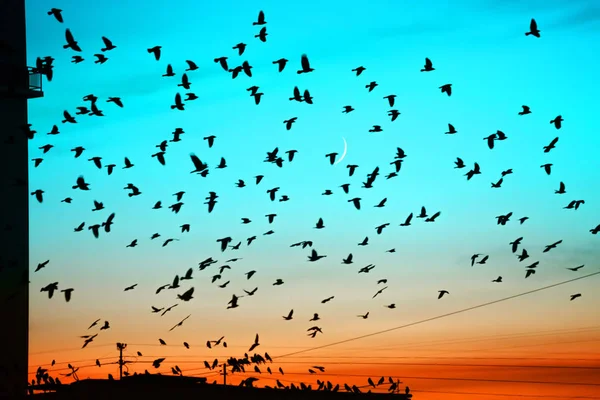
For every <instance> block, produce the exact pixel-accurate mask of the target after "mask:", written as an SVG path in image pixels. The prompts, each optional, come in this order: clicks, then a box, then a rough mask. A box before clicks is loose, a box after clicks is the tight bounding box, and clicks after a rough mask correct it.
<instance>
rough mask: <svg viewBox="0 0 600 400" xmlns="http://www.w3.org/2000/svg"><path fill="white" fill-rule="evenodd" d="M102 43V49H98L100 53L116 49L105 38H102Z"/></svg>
mask: <svg viewBox="0 0 600 400" xmlns="http://www.w3.org/2000/svg"><path fill="white" fill-rule="evenodd" d="M102 41H103V42H104V47H103V48H102V49H100V51H110V50H113V49H116V48H117V46H115V45H114V44H113V43H112V42H111V41H110V40H109V39H108V38H107V37H105V36H102Z"/></svg>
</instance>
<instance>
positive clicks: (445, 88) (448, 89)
mask: <svg viewBox="0 0 600 400" xmlns="http://www.w3.org/2000/svg"><path fill="white" fill-rule="evenodd" d="M439 89H441V90H442V93H446V94H447V95H448V97H450V96H452V84H451V83H446V84H445V85H442V86H440V87H439Z"/></svg>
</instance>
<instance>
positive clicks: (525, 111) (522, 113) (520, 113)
mask: <svg viewBox="0 0 600 400" xmlns="http://www.w3.org/2000/svg"><path fill="white" fill-rule="evenodd" d="M521 107H523V111H520V112H519V115H526V114H531V110H530V109H529V107H528V106H521Z"/></svg>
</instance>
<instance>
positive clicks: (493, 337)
mask: <svg viewBox="0 0 600 400" xmlns="http://www.w3.org/2000/svg"><path fill="white" fill-rule="evenodd" d="M596 329H600V325H595V326H589V327H581V328H569V329H554V330H544V331H533V332H522V333H514V334H501V335H489V336H483V337H480V336H472V337H470V338H464V339H449V340H444V339H442V340H434V341H424V342H414V343H406V344H403V345H400V349H405V348H407V347H408V346H410V347H412V346H419V345H432V344H446V343H447V344H450V343H452V342H455V341H459V340H460V341H463V340H464V341H465V342H466V341H485V340H498V339H500V340H507V339H511V338H517V337H537V336H545V335H554V334H556V333H558V332H565V334H566V333H574V332H587V331H589V330H596ZM504 338H506V339H504ZM129 345H130V346H138V347H163V345H161V344H156V343H152V344H139V343H130V344H129ZM108 346H114V343H102V344H99V345H93V348H99V347H108ZM190 346H191V347H192V348H194V347H202V348H204V347H205V346H206V343H190ZM227 348H247V346H246V345H231V344H230V345H229V346H228V347H227ZM269 348H270V349H305V348H306V347H305V346H269ZM365 349H366V348H365V347H356V348H344V349H343V351H344V352H349V351H364V350H365ZM368 349H369V350H370V351H373V350H382V351H383V350H397V349H399V347H398V346H393V347H388V346H386V347H370V348H368ZM78 350H81V348H79V347H74V348H69V349H55V350H46V351H42V352H35V353H29V355H39V354H47V353H58V352H62V351H78ZM126 351H127V352H128V353H129V349H127V350H126ZM107 354H109V353H107ZM132 357H133V355H132ZM157 357H158V356H157ZM180 357H207V358H212V357H229V355H227V356H223V355H215V354H210V355H208V354H207V355H203V354H200V355H182V356H180ZM340 357H341V356H340ZM363 357H365V356H353V357H352V358H363ZM382 357H383V356H382ZM320 358H337V357H320ZM367 358H379V357H377V356H367ZM426 358H428V357H426ZM431 358H435V357H431ZM441 358H443V357H441ZM452 358H454V357H452ZM456 358H460V357H456ZM486 358H490V357H486ZM511 358H512V359H538V357H527V358H525V357H522V358H519V357H511ZM544 358H546V357H544ZM539 359H541V358H539ZM548 359H551V358H548ZM559 359H561V360H562V359H563V358H559ZM572 360H587V359H572ZM75 362H77V361H75ZM57 364H58V363H57ZM43 365H49V363H48V364H40V366H43Z"/></svg>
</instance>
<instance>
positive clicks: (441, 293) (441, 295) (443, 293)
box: [438, 290, 450, 300]
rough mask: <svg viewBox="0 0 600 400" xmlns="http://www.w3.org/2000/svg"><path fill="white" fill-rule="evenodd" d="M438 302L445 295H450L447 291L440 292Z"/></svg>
mask: <svg viewBox="0 0 600 400" xmlns="http://www.w3.org/2000/svg"><path fill="white" fill-rule="evenodd" d="M438 293H439V295H438V300H439V299H441V298H442V297H444V295H445V294H450V293H449V292H448V291H447V290H438Z"/></svg>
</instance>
